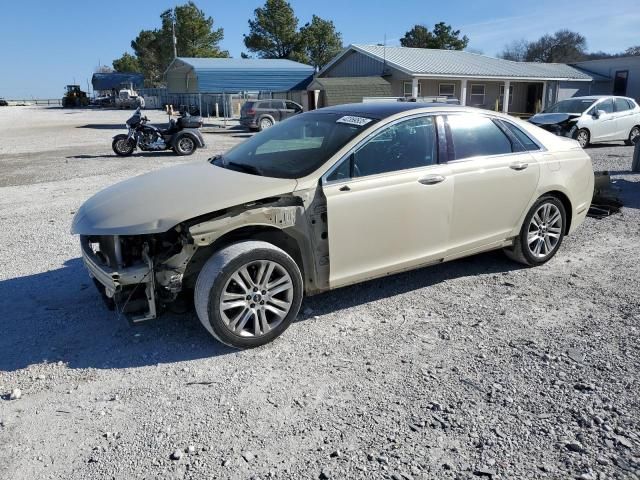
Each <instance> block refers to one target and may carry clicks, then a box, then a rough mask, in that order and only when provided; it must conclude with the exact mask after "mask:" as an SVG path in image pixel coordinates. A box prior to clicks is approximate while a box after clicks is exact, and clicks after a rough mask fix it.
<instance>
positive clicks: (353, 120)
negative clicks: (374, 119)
mask: <svg viewBox="0 0 640 480" xmlns="http://www.w3.org/2000/svg"><path fill="white" fill-rule="evenodd" d="M370 121H371V119H370V118H364V117H354V116H352V115H347V116H345V117H342V118H339V119H338V120H336V123H346V124H348V125H357V126H359V127H361V126H363V125H366V124H367V123H369V122H370Z"/></svg>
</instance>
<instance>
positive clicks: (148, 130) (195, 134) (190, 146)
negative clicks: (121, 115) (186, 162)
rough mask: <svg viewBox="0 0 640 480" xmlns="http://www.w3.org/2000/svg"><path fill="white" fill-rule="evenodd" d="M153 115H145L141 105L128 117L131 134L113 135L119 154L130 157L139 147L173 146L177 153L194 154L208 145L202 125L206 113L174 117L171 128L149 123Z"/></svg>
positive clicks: (160, 147) (156, 149) (148, 148)
mask: <svg viewBox="0 0 640 480" xmlns="http://www.w3.org/2000/svg"><path fill="white" fill-rule="evenodd" d="M148 122H149V119H148V118H147V117H146V116H142V113H141V112H140V108H138V109H137V110H136V111H135V112H134V114H133V115H132V116H131V118H130V119H129V120H127V128H128V129H129V133H128V134H126V135H125V134H119V135H116V136H115V137H113V142H112V143H111V148H113V151H114V152H115V154H116V155H118V156H120V157H128V156H129V155H131V154H132V153H133V152H134V151H135V149H136V148H139V149H140V150H144V151H147V152H149V151H161V150H173V151H174V152H175V153H176V154H177V155H191V154H192V153H193V152H195V151H196V150H197V149H198V148H202V147H204V146H205V144H204V139H203V138H202V133H200V130H199V129H200V127H202V117H199V116H191V115H189V113H183V114H181V116H180V118H178V120H177V121H176V120H174V119H171V120H170V121H169V128H166V129H160V128H158V127H154V126H153V125H147V123H148Z"/></svg>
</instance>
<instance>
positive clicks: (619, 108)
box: [613, 97, 637, 140]
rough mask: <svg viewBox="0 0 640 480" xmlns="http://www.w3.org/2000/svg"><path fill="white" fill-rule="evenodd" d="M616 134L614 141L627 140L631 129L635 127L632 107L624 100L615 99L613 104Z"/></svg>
mask: <svg viewBox="0 0 640 480" xmlns="http://www.w3.org/2000/svg"><path fill="white" fill-rule="evenodd" d="M613 106H614V109H615V115H616V126H617V132H616V136H615V140H627V139H628V138H629V133H631V129H632V128H633V127H634V126H635V125H637V123H636V115H634V112H633V110H632V109H633V107H632V105H631V104H630V103H629V102H628V101H627V99H625V98H621V97H616V98H615V99H614V102H613Z"/></svg>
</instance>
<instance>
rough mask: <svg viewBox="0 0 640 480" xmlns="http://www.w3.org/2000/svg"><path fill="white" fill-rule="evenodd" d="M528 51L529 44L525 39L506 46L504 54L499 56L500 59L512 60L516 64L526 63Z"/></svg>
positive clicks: (501, 53)
mask: <svg viewBox="0 0 640 480" xmlns="http://www.w3.org/2000/svg"><path fill="white" fill-rule="evenodd" d="M528 49H529V42H527V41H526V40H525V39H524V38H523V39H521V40H514V41H513V42H511V43H508V44H507V45H505V46H504V49H503V50H502V52H500V53H499V54H498V58H504V59H505V60H512V61H514V62H524V61H525V59H526V58H527V50H528Z"/></svg>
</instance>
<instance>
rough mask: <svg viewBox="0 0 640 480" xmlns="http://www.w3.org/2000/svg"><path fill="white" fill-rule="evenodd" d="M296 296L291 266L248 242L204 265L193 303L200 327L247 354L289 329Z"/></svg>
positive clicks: (265, 246)
mask: <svg viewBox="0 0 640 480" xmlns="http://www.w3.org/2000/svg"><path fill="white" fill-rule="evenodd" d="M302 294H303V283H302V275H301V273H300V269H299V268H298V265H297V264H296V262H295V261H294V260H293V259H292V258H291V257H290V256H289V255H288V254H287V253H286V252H285V251H284V250H282V249H280V248H278V247H276V246H274V245H272V244H270V243H267V242H263V241H255V240H249V241H243V242H238V243H234V244H232V245H229V246H227V247H224V248H223V249H221V250H220V251H218V252H216V253H215V254H214V255H213V256H212V257H211V258H210V259H209V260H208V261H207V263H206V264H205V265H204V267H203V269H202V271H201V272H200V274H199V275H198V280H197V281H196V289H195V297H194V300H195V307H196V312H197V314H198V318H199V319H200V322H201V323H202V325H203V326H204V327H205V328H206V329H207V331H208V332H209V333H210V334H211V335H213V336H214V337H215V338H216V339H217V340H219V341H220V342H222V343H224V344H226V345H229V346H231V347H235V348H252V347H258V346H260V345H264V344H266V343H269V342H271V341H272V340H273V339H275V338H276V337H278V336H279V335H281V334H282V333H283V332H284V331H285V330H286V329H287V328H288V327H289V325H290V324H291V322H292V320H293V319H294V318H295V317H296V315H297V314H298V311H299V309H300V304H301V302H302Z"/></svg>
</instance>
